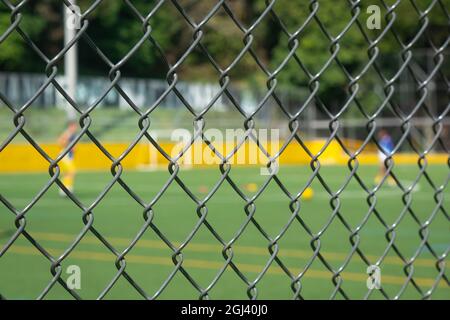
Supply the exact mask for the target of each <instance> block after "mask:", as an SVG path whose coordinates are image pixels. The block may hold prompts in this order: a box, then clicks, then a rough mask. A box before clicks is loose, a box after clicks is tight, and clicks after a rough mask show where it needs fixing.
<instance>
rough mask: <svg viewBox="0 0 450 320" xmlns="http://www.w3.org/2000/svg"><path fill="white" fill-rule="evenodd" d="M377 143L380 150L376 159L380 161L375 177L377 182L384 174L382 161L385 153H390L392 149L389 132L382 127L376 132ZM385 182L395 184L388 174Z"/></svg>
mask: <svg viewBox="0 0 450 320" xmlns="http://www.w3.org/2000/svg"><path fill="white" fill-rule="evenodd" d="M378 144H379V145H380V147H381V149H382V150H378V159H379V161H380V170H379V171H378V174H377V176H376V178H375V182H376V183H377V184H379V183H380V182H381V180H382V179H383V177H384V176H385V174H386V167H385V165H384V161H385V160H386V158H387V155H390V154H391V153H392V151H394V148H395V146H394V142H393V140H392V137H391V136H390V135H389V133H388V132H387V131H386V130H384V129H382V130H380V132H379V133H378ZM387 182H388V184H389V185H395V181H394V179H393V178H392V177H391V176H389V177H388V179H387Z"/></svg>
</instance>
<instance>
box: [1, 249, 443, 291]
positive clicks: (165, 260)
mask: <svg viewBox="0 0 450 320" xmlns="http://www.w3.org/2000/svg"><path fill="white" fill-rule="evenodd" d="M47 250H48V251H50V252H56V251H59V252H60V253H61V250H56V249H47ZM8 253H13V254H14V253H15V254H24V255H37V256H42V255H41V253H40V252H39V251H37V250H36V249H35V248H32V247H26V246H19V245H14V246H12V247H11V248H10V249H9V250H8ZM69 257H71V258H75V259H82V260H94V261H104V262H111V263H113V262H114V261H115V256H113V255H112V254H110V253H101V252H92V251H82V250H76V251H73V252H72V253H71V254H70V256H69ZM126 261H127V262H129V263H141V264H147V265H155V266H170V267H174V265H173V262H172V260H171V259H170V258H169V257H158V256H142V255H135V254H128V255H127V256H126ZM223 265H224V262H218V261H209V260H199V259H195V260H194V259H189V260H185V261H184V262H183V266H184V267H189V268H195V269H207V270H214V271H218V270H219V269H220V268H222V267H223ZM238 267H239V269H240V270H241V271H245V272H251V273H260V272H261V271H262V269H263V266H260V265H255V264H245V263H239V264H238ZM297 272H298V271H297ZM267 274H270V275H285V273H284V272H283V270H281V269H280V268H279V267H276V266H275V265H273V267H271V268H269V269H268V270H267ZM342 277H343V279H344V281H345V280H347V281H354V282H365V281H366V280H367V275H366V274H364V273H356V272H343V273H342ZM304 278H315V279H326V280H331V273H330V272H327V271H320V270H314V269H309V270H308V271H307V272H306V274H305V277H304ZM414 280H415V281H416V282H417V283H418V284H419V285H421V286H429V287H430V286H432V285H433V284H434V279H431V278H420V277H417V278H416V277H415V278H414ZM381 281H382V283H387V284H396V285H403V284H404V283H405V278H403V277H398V276H390V275H385V274H382V276H381ZM439 286H440V287H448V286H446V285H445V283H443V281H441V282H440V283H439Z"/></svg>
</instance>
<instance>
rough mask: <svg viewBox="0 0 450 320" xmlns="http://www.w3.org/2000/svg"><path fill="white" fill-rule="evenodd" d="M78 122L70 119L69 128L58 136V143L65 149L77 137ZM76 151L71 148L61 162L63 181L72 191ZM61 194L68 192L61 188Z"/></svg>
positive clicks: (64, 194)
mask: <svg viewBox="0 0 450 320" xmlns="http://www.w3.org/2000/svg"><path fill="white" fill-rule="evenodd" d="M76 132H77V123H76V122H75V121H70V122H69V124H68V127H67V129H66V130H65V131H64V132H63V133H62V134H61V136H60V137H59V138H58V144H59V145H60V147H61V148H62V149H65V148H66V147H67V146H68V145H69V144H70V143H72V142H73V141H74V140H75V139H76ZM74 157H75V151H74V148H72V149H70V150H69V152H68V153H67V154H66V155H65V157H64V158H62V159H61V161H60V162H59V167H60V168H61V177H62V178H61V182H62V183H63V184H64V186H65V187H66V188H67V189H68V190H69V191H70V192H73V190H74V182H75V174H76V168H75V161H74ZM59 194H60V195H61V196H66V193H65V192H64V191H63V190H62V189H59Z"/></svg>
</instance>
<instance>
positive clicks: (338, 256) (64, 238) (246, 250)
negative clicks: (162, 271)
mask: <svg viewBox="0 0 450 320" xmlns="http://www.w3.org/2000/svg"><path fill="white" fill-rule="evenodd" d="M32 235H33V236H34V237H35V238H36V239H37V240H44V241H45V240H47V241H56V242H67V243H69V242H72V241H73V240H74V239H75V235H67V234H61V233H43V232H33V233H32ZM107 239H108V241H111V242H112V244H114V245H120V246H127V245H129V244H130V242H131V240H130V239H126V238H117V237H111V238H107ZM82 243H88V244H99V243H100V241H99V240H98V239H97V238H96V237H94V236H88V235H87V236H85V237H84V238H83V240H82ZM174 245H175V246H179V245H180V243H177V242H175V243H174ZM137 247H144V248H151V249H168V247H167V246H166V244H164V243H163V242H161V241H156V240H147V239H142V240H140V241H139V242H138V244H137ZM221 250H222V248H221V246H220V245H212V244H205V243H194V242H191V243H189V244H188V246H187V247H186V251H194V252H221ZM233 252H235V253H243V254H251V255H257V256H268V255H269V251H268V250H267V248H262V247H255V246H241V245H238V246H235V247H233ZM321 253H322V255H323V256H324V257H325V258H326V259H329V260H331V261H343V260H344V259H345V258H346V257H347V255H346V254H344V253H337V252H327V251H321ZM312 255H313V252H312V250H311V251H306V250H293V249H280V252H279V254H278V256H279V257H280V258H286V257H289V258H310V257H311V256H312ZM366 257H367V258H368V259H369V260H370V261H371V262H375V261H377V260H378V259H379V257H376V256H374V255H366ZM361 262H362V261H361ZM383 263H384V264H387V265H401V266H403V265H404V263H403V261H402V260H401V259H400V258H398V257H396V256H393V257H386V258H385V259H384V260H383ZM414 265H415V266H422V267H434V266H435V261H434V260H433V259H423V258H422V259H416V260H415V261H414Z"/></svg>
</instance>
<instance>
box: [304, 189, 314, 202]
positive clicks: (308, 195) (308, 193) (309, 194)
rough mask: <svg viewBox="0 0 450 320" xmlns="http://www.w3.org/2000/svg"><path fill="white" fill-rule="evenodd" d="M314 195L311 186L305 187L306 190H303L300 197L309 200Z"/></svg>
mask: <svg viewBox="0 0 450 320" xmlns="http://www.w3.org/2000/svg"><path fill="white" fill-rule="evenodd" d="M313 196H314V191H313V189H312V188H311V187H308V188H306V190H305V191H304V192H303V194H302V196H301V198H302V199H303V200H311V199H312V197H313Z"/></svg>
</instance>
